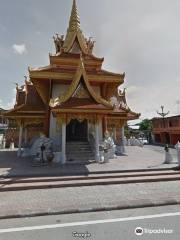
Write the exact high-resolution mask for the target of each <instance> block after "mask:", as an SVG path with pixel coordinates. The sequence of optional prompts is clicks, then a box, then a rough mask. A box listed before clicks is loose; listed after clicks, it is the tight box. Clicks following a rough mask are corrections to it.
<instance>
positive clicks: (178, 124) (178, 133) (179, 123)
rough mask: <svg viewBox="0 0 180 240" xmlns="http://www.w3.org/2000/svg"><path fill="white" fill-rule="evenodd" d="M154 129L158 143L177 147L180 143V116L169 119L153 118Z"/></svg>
mask: <svg viewBox="0 0 180 240" xmlns="http://www.w3.org/2000/svg"><path fill="white" fill-rule="evenodd" d="M152 127H153V130H152V131H153V134H154V138H155V139H154V140H155V142H156V143H168V144H172V145H175V144H176V143H177V142H178V141H180V115H178V116H172V117H167V118H164V120H163V118H153V119H152Z"/></svg>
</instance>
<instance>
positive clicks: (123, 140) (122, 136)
mask: <svg viewBox="0 0 180 240" xmlns="http://www.w3.org/2000/svg"><path fill="white" fill-rule="evenodd" d="M120 131H121V139H122V141H121V144H122V145H121V147H122V153H125V151H126V150H125V139H124V127H122V128H121V130H120Z"/></svg>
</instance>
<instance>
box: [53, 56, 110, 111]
mask: <svg viewBox="0 0 180 240" xmlns="http://www.w3.org/2000/svg"><path fill="white" fill-rule="evenodd" d="M81 76H83V79H84V82H85V85H86V87H87V90H88V91H89V93H90V95H91V96H92V98H93V99H94V100H95V101H96V102H97V103H99V104H103V105H104V106H106V107H108V108H111V109H113V106H112V105H111V104H110V103H109V102H107V101H106V100H105V99H103V98H102V97H101V96H98V95H97V94H96V93H95V92H94V90H93V88H92V87H91V86H90V84H89V82H88V77H87V74H86V71H85V68H84V63H83V60H82V58H81V59H80V62H79V67H78V69H77V71H76V74H75V76H74V80H73V82H72V83H71V85H70V87H69V88H68V90H67V92H66V93H65V94H63V95H62V96H59V97H58V98H56V99H51V101H50V106H51V107H55V106H58V105H60V104H61V103H63V102H66V101H67V100H68V99H69V98H70V97H71V96H72V95H73V93H74V92H75V90H76V88H77V86H78V84H79V83H80V80H81Z"/></svg>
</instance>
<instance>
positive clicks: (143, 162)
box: [0, 145, 177, 177]
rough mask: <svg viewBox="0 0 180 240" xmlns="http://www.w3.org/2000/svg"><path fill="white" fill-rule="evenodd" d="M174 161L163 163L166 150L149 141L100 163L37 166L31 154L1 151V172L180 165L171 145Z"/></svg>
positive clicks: (46, 172) (54, 172)
mask: <svg viewBox="0 0 180 240" xmlns="http://www.w3.org/2000/svg"><path fill="white" fill-rule="evenodd" d="M170 152H171V153H172V156H173V163H172V164H163V162H164V159H165V154H164V150H163V148H162V147H159V146H151V145H147V146H144V147H143V148H141V147H136V146H130V147H126V154H125V155H124V156H120V157H117V158H116V159H112V160H110V161H109V163H105V164H98V163H90V164H83V163H82V164H73V163H68V164H66V165H60V164H58V163H53V164H52V165H51V166H44V167H34V166H33V160H32V159H31V158H17V156H16V155H17V153H16V151H8V150H6V151H0V176H5V175H6V176H9V177H12V176H45V175H48V176H53V175H63V174H69V175H71V174H81V173H82V174H88V173H90V172H99V171H102V172H103V171H120V170H133V169H155V168H156V169H158V168H171V167H176V166H177V157H176V150H175V149H171V150H170Z"/></svg>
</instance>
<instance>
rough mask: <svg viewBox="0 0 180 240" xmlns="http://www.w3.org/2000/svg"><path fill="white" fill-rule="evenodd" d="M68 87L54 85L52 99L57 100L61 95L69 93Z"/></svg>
mask: <svg viewBox="0 0 180 240" xmlns="http://www.w3.org/2000/svg"><path fill="white" fill-rule="evenodd" d="M68 87H69V85H65V84H53V87H52V98H57V97H59V96H60V95H62V94H64V93H65V92H66V91H67V89H68Z"/></svg>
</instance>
